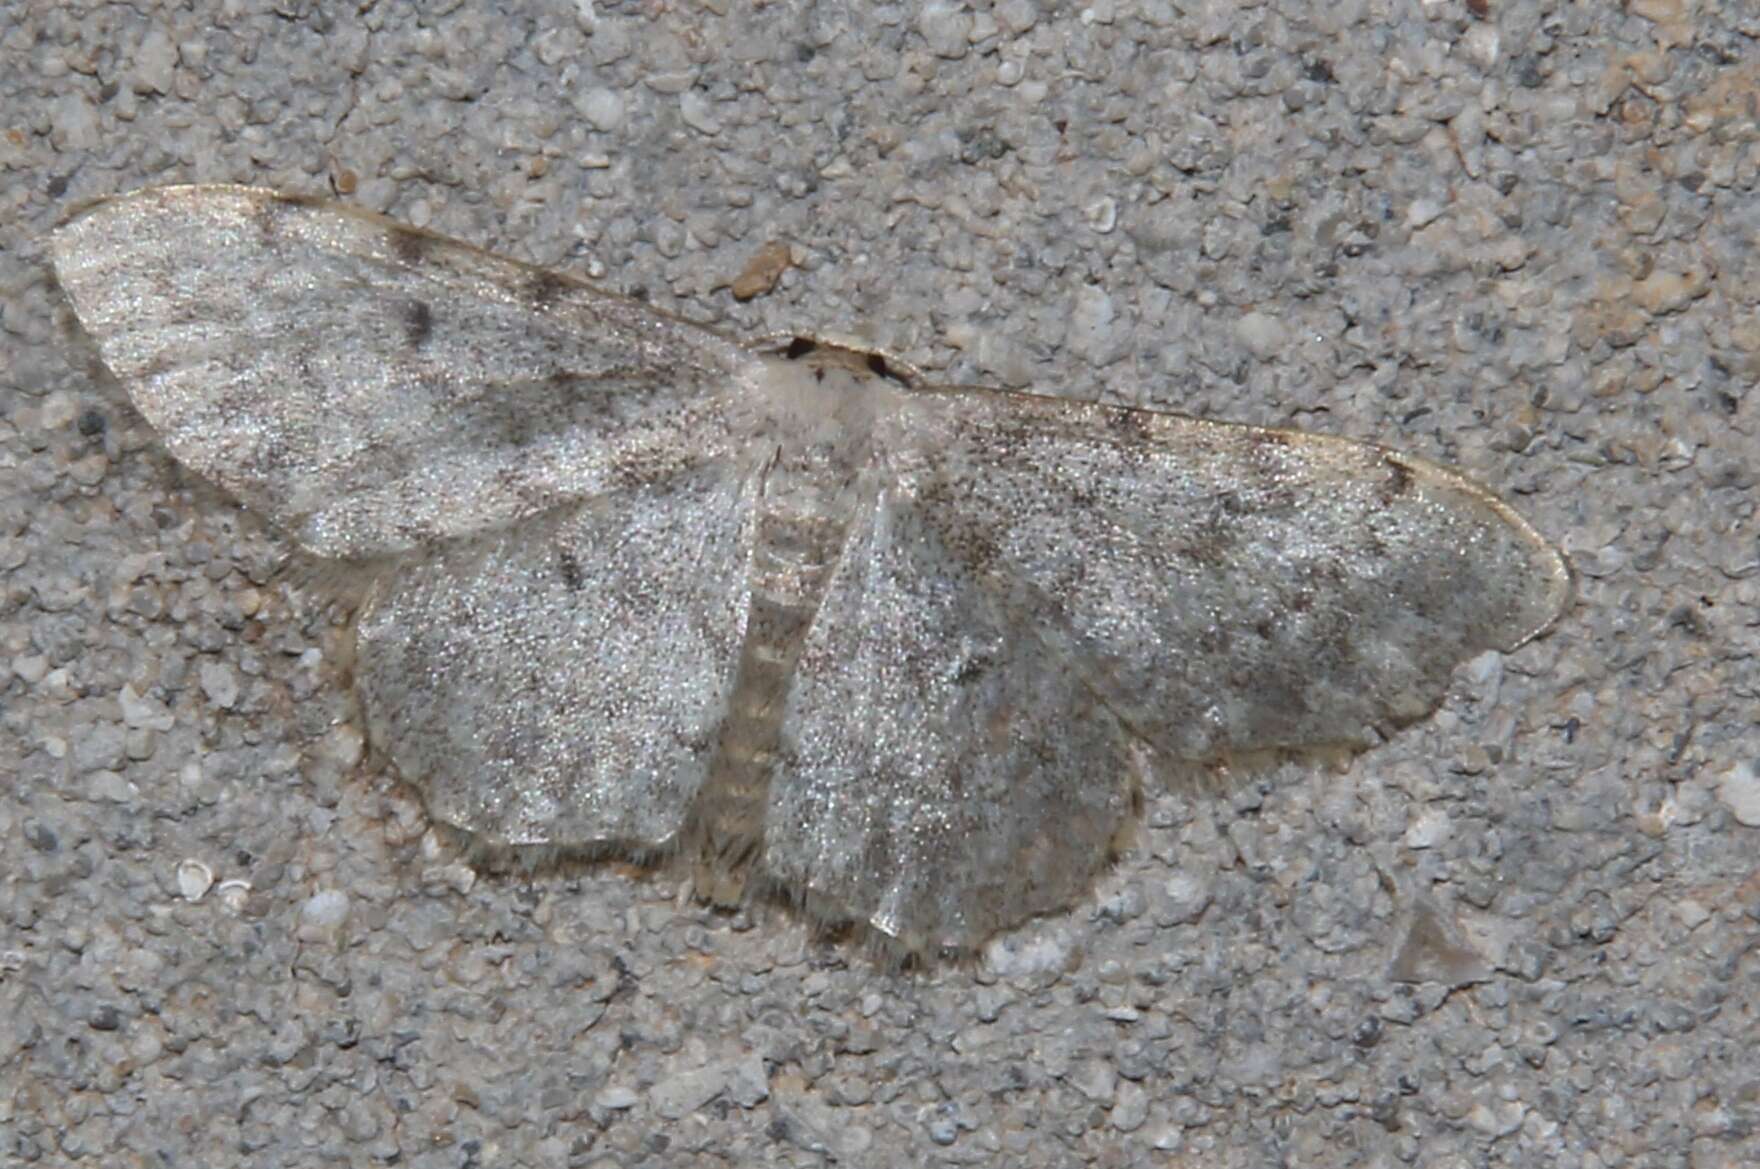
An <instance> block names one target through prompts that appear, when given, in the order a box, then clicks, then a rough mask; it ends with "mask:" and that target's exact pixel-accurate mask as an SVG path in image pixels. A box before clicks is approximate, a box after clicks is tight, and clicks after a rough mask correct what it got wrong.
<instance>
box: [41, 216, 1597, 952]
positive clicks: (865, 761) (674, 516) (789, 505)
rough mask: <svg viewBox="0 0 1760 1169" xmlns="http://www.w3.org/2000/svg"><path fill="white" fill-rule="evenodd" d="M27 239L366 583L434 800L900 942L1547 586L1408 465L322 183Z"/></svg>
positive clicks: (1426, 663) (1034, 903)
mask: <svg viewBox="0 0 1760 1169" xmlns="http://www.w3.org/2000/svg"><path fill="white" fill-rule="evenodd" d="M52 254H53V257H54V261H55V266H56V270H57V273H58V275H59V277H60V280H61V282H62V284H63V286H64V288H65V289H66V290H67V292H68V295H69V297H70V299H71V300H72V303H73V305H74V308H75V311H76V312H77V314H78V316H79V318H80V320H81V322H82V323H83V325H84V326H85V328H86V330H87V331H88V333H90V334H91V336H92V337H93V339H94V341H95V342H96V344H97V346H98V348H99V351H100V353H101V354H102V356H103V358H104V361H105V363H106V364H107V365H108V366H109V367H110V369H111V370H112V371H113V372H114V373H115V374H116V375H117V377H118V379H119V380H120V381H121V382H122V384H123V385H124V386H125V387H126V388H127V390H128V392H129V394H130V396H131V397H132V398H133V400H134V402H135V403H136V405H137V406H138V407H139V408H140V410H141V412H142V414H143V415H144V416H145V417H146V418H147V420H148V421H149V422H150V423H152V425H153V426H154V427H155V428H156V429H157V430H158V431H159V432H160V434H161V435H162V436H163V438H164V440H165V442H166V445H167V446H168V448H169V449H170V450H171V452H172V453H173V454H174V455H175V456H176V457H177V458H178V459H180V460H181V461H183V462H184V463H186V464H187V465H189V466H191V467H192V468H194V469H196V470H197V471H199V472H201V473H203V474H204V475H207V476H208V477H210V478H212V479H214V480H215V481H216V482H218V483H220V484H221V485H222V486H225V487H227V488H228V489H230V490H231V491H233V492H234V493H235V494H237V495H238V497H239V498H240V499H241V500H242V501H243V502H244V503H245V504H247V505H248V506H251V507H253V508H255V509H257V510H258V511H260V512H262V513H263V514H264V515H265V516H266V517H267V518H268V519H269V520H271V521H272V522H273V523H275V524H276V525H277V526H279V527H280V528H282V529H283V530H285V531H286V532H287V533H288V534H289V536H290V537H291V538H292V539H293V540H294V541H295V543H297V544H298V545H299V546H300V547H302V548H303V549H304V550H306V551H307V552H309V553H311V554H313V555H315V556H318V557H323V558H327V559H331V560H336V561H339V562H343V563H346V564H354V565H359V566H361V571H362V572H364V573H367V574H369V576H370V579H371V583H370V585H369V587H368V588H367V591H366V593H365V600H364V601H363V602H362V606H361V611H360V612H359V613H358V614H357V617H356V626H355V628H356V634H357V643H358V644H357V659H356V684H357V687H358V689H359V691H360V694H361V697H362V705H363V710H364V712H365V715H366V719H367V724H368V731H369V734H370V735H371V737H372V739H373V740H374V742H375V743H376V745H378V746H379V747H380V748H381V749H383V750H384V751H385V752H386V754H387V755H388V756H389V757H390V759H391V761H392V762H393V763H394V764H395V765H396V767H397V768H398V770H399V771H400V773H402V774H403V775H404V776H405V777H406V778H407V779H409V780H410V781H411V782H413V783H415V784H416V785H418V787H420V788H421V790H422V791H423V793H424V797H425V799H426V801H427V804H428V808H429V811H430V812H431V814H433V815H434V816H435V817H436V818H437V819H438V820H441V821H443V822H445V823H448V824H451V825H454V826H456V827H459V828H462V829H465V830H467V831H469V832H471V833H473V834H475V836H477V837H478V838H479V839H481V840H482V841H483V842H485V843H486V844H488V845H493V846H516V845H541V846H547V847H563V848H568V849H584V850H598V851H603V850H607V849H610V850H622V851H627V852H632V853H637V854H641V855H655V854H677V855H679V856H680V857H681V858H682V859H683V862H684V863H685V864H686V865H687V866H689V867H690V868H691V870H692V877H693V881H694V884H695V887H696V888H697V890H698V891H699V892H700V893H702V894H703V895H704V896H707V897H711V898H713V899H715V900H718V901H731V900H737V899H739V898H740V897H742V896H745V895H746V894H747V892H748V891H749V890H752V889H755V888H756V889H765V890H769V891H773V892H776V893H779V894H780V895H782V896H784V897H786V898H788V899H790V900H793V901H795V902H797V903H801V904H804V905H805V906H806V907H807V908H808V910H809V911H810V912H811V913H812V914H813V915H814V916H815V917H816V918H818V919H822V920H834V921H843V920H853V921H855V922H858V923H860V924H862V925H864V926H865V927H867V929H868V930H869V931H870V932H871V933H872V934H873V935H876V936H878V937H880V938H883V939H889V940H890V942H891V944H893V945H894V946H895V947H897V948H899V949H901V950H902V951H904V952H919V953H921V952H945V951H966V950H970V949H971V948H972V947H974V946H976V945H977V944H979V943H981V942H982V941H983V940H984V939H985V938H986V937H988V936H989V935H990V934H992V933H994V932H996V931H997V930H1000V929H1004V928H1007V927H1009V926H1011V925H1014V924H1017V923H1019V922H1020V921H1022V920H1023V919H1025V918H1026V917H1029V916H1031V915H1033V914H1037V913H1043V912H1048V911H1052V910H1056V909H1058V908H1061V907H1064V906H1066V905H1068V904H1069V903H1070V902H1071V901H1073V900H1074V899H1075V898H1077V897H1079V896H1080V895H1081V893H1082V891H1083V890H1084V889H1085V888H1086V887H1087V886H1088V884H1089V883H1090V882H1091V881H1092V879H1093V877H1094V874H1095V872H1096V871H1097V869H1099V868H1100V867H1101V866H1102V865H1104V864H1105V863H1106V862H1107V860H1108V859H1109V857H1111V856H1112V855H1113V854H1114V852H1115V849H1116V847H1117V846H1118V843H1119V841H1120V840H1121V837H1122V834H1123V833H1124V832H1125V830H1126V829H1127V828H1128V827H1129V825H1130V824H1131V822H1132V818H1133V816H1134V815H1135V813H1136V809H1137V806H1138V803H1139V801H1140V796H1141V792H1142V785H1143V783H1144V782H1145V781H1146V780H1148V779H1149V778H1151V777H1152V776H1153V775H1154V774H1155V773H1156V772H1157V771H1158V770H1161V769H1164V768H1166V767H1168V766H1170V765H1178V764H1185V765H1192V764H1198V765H1208V764H1227V763H1229V762H1230V761H1232V760H1234V759H1237V758H1239V757H1242V756H1247V755H1253V754H1257V753H1259V752H1264V751H1268V750H1277V749H1281V748H1295V747H1304V746H1316V745H1328V746H1346V747H1357V746H1362V745H1365V744H1367V743H1368V742H1370V741H1372V739H1373V735H1374V733H1375V732H1378V731H1385V730H1388V729H1390V728H1392V727H1395V726H1398V725H1400V724H1402V723H1404V722H1408V721H1410V720H1411V719H1413V718H1416V717H1419V716H1420V715H1422V714H1423V713H1425V712H1426V711H1428V710H1429V709H1430V708H1431V707H1432V706H1433V705H1434V704H1435V703H1436V701H1437V700H1438V699H1439V697H1440V696H1441V694H1442V692H1443V690H1444V688H1445V687H1446V685H1447V681H1448V678H1449V675H1450V673H1451V671H1452V670H1453V668H1454V667H1455V666H1456V665H1457V664H1458V663H1459V662H1461V661H1462V660H1464V659H1466V658H1468V657H1470V656H1472V655H1474V654H1477V653H1479V652H1482V651H1484V650H1487V649H1503V650H1508V649H1512V648H1514V647H1516V646H1518V645H1520V644H1522V643H1523V642H1524V641H1526V640H1528V639H1529V638H1531V637H1533V636H1535V635H1536V634H1538V633H1540V632H1541V631H1543V630H1544V629H1545V628H1546V627H1547V626H1549V625H1550V624H1551V623H1552V621H1554V620H1555V619H1556V618H1557V616H1558V614H1559V613H1560V612H1561V611H1562V609H1563V607H1564V606H1565V604H1566V603H1567V600H1568V596H1569V574H1568V571H1567V569H1566V567H1565V565H1564V562H1563V560H1562V558H1561V557H1560V556H1559V554H1558V553H1557V552H1556V551H1555V550H1554V549H1553V548H1552V547H1551V546H1550V545H1548V544H1547V543H1546V541H1544V540H1543V539H1542V538H1541V537H1540V536H1538V535H1537V534H1536V533H1535V532H1534V531H1533V529H1531V528H1530V527H1529V526H1528V525H1527V524H1525V523H1524V522H1523V521H1522V520H1521V519H1520V518H1518V517H1517V516H1516V515H1515V514H1514V513H1513V512H1512V511H1511V510H1510V509H1509V508H1508V507H1506V506H1505V505H1504V504H1503V503H1501V502H1500V501H1499V500H1497V499H1496V498H1495V497H1494V496H1492V495H1491V494H1490V493H1489V492H1487V491H1485V490H1484V489H1483V488H1480V487H1478V486H1476V485H1474V484H1472V483H1471V482H1469V481H1467V480H1465V479H1463V478H1461V477H1460V476H1458V475H1456V474H1454V473H1453V472H1450V471H1448V470H1445V469H1443V468H1441V467H1438V466H1435V465H1433V464H1431V463H1428V462H1425V461H1424V460H1421V459H1417V458H1414V457H1412V456H1408V455H1403V454H1399V453H1397V452H1394V451H1390V450H1387V449H1385V448H1382V447H1378V446H1374V445H1370V444H1365V443H1356V442H1350V441H1347V440H1342V439H1334V438H1326V437H1321V436H1315V435H1308V434H1302V433H1298V432H1293V431H1279V430H1266V429H1260V428H1255V427H1247V426H1235V425H1230V424H1226V423H1216V422H1208V421H1203V420H1198V419H1193V418H1187V417H1183V416H1179V415H1172V414H1164V413H1157V412H1151V411H1144V410H1133V409H1126V408H1120V407H1108V406H1100V405H1095V404H1091V403H1083V402H1077V401H1071V400H1067V399H1063V398H1053V397H1043V396H1036V395H1026V394H1012V393H1001V392H996V391H990V390H984V389H978V388H967V387H937V386H930V385H926V384H924V383H923V382H922V380H921V379H920V378H918V377H916V376H915V375H914V374H913V373H911V372H910V371H908V370H907V369H906V368H905V367H903V366H902V365H900V364H899V363H897V362H895V361H892V360H890V359H888V358H887V357H885V355H883V354H880V353H878V352H874V351H869V350H866V349H862V348H859V347H851V346H843V345H836V344H831V343H827V342H818V341H814V340H812V339H809V338H792V339H783V340H779V341H765V342H754V343H751V344H745V345H742V344H740V343H737V342H735V341H733V340H731V339H729V338H726V337H723V336H721V335H720V334H718V333H715V332H713V331H711V330H707V329H703V328H699V327H697V326H693V325H690V324H688V323H686V322H684V321H682V320H679V319H677V318H674V317H671V316H669V315H666V314H664V313H662V312H659V311H658V310H655V309H653V308H650V307H648V306H646V305H643V304H640V303H637V302H634V301H630V300H626V299H623V298H620V297H616V296H614V295H611V294H608V293H604V292H601V291H599V290H597V289H594V288H592V287H590V286H587V285H584V284H581V283H579V282H577V281H573V280H571V279H568V278H566V277H562V276H557V275H555V274H552V273H548V272H545V271H542V270H540V269H535V268H531V267H528V266H525V265H521V264H518V263H515V262H514V261H510V260H504V259H500V258H498V257H495V256H491V255H489V254H487V253H484V252H480V251H477V250H476V249H473V248H470V247H467V246H465V245H463V244H457V243H453V242H451V241H448V240H443V239H441V238H439V237H436V236H433V235H429V234H426V233H423V232H419V231H416V230H414V229H411V228H406V227H403V226H400V225H398V224H395V223H392V222H391V221H389V220H385V219H382V218H379V217H377V216H373V215H369V214H366V213H362V212H359V211H354V210H350V209H347V208H344V207H340V206H337V205H334V204H330V203H325V202H322V201H315V200H309V199H301V198H294V197H287V196H281V195H277V194H274V193H272V192H267V191H259V190H253V189H249V188H239V187H180V188H165V189H161V190H151V191H144V192H139V193H136V194H134V195H130V196H124V197H122V198H119V199H115V200H111V201H108V202H105V203H102V204H99V205H97V206H96V207H95V208H93V209H91V210H89V211H87V212H85V213H83V214H81V215H79V216H77V217H75V218H74V219H72V220H71V221H70V222H69V223H68V224H67V225H66V226H64V227H63V228H61V229H60V231H59V232H58V233H57V235H56V237H55V239H54V242H53V245H52Z"/></svg>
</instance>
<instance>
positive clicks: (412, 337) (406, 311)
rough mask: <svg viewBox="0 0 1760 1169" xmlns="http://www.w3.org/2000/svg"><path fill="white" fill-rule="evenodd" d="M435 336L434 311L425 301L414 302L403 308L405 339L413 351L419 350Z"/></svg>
mask: <svg viewBox="0 0 1760 1169" xmlns="http://www.w3.org/2000/svg"><path fill="white" fill-rule="evenodd" d="M433 335H434V310H433V309H431V308H429V307H428V302H427V301H425V300H412V301H410V302H409V303H408V304H406V305H404V308H403V339H404V342H405V343H406V344H408V345H409V347H410V348H411V349H419V348H421V347H422V346H423V345H426V344H427V343H428V338H430V337H432V336H433Z"/></svg>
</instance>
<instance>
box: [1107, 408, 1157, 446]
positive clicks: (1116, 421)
mask: <svg viewBox="0 0 1760 1169" xmlns="http://www.w3.org/2000/svg"><path fill="white" fill-rule="evenodd" d="M1105 418H1106V425H1107V427H1108V428H1109V429H1110V430H1111V431H1112V433H1113V434H1115V435H1116V436H1118V438H1119V439H1120V440H1121V441H1123V442H1124V443H1125V444H1126V445H1129V446H1135V445H1138V444H1140V443H1146V442H1148V441H1149V419H1150V415H1149V413H1148V412H1147V411H1145V410H1129V409H1123V408H1112V409H1108V410H1107V411H1106V413H1105Z"/></svg>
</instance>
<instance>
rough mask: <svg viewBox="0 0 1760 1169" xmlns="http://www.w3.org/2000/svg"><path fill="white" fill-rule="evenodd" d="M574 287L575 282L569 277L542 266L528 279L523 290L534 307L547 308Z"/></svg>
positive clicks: (528, 301) (528, 302)
mask: <svg viewBox="0 0 1760 1169" xmlns="http://www.w3.org/2000/svg"><path fill="white" fill-rule="evenodd" d="M573 287H574V284H573V282H572V281H570V280H569V279H568V277H566V276H561V275H558V274H557V273H555V272H550V271H546V270H544V269H542V268H540V269H537V270H535V271H534V272H532V274H531V275H530V276H529V277H528V278H527V279H526V284H525V288H524V289H523V290H522V292H523V294H524V296H525V300H526V303H527V304H529V305H531V306H532V307H533V308H537V309H545V308H549V307H551V306H552V305H554V304H555V303H556V302H557V301H559V300H561V299H562V298H563V297H564V296H567V295H568V293H569V290H570V289H572V288H573Z"/></svg>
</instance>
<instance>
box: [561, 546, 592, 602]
mask: <svg viewBox="0 0 1760 1169" xmlns="http://www.w3.org/2000/svg"><path fill="white" fill-rule="evenodd" d="M556 571H557V572H559V573H561V574H562V583H563V584H564V585H567V586H568V591H569V592H571V593H578V592H580V591H581V586H582V585H584V584H585V583H586V578H585V577H584V576H582V575H581V562H580V561H579V560H577V559H576V558H575V554H574V553H573V552H572V551H570V550H569V549H567V548H558V549H557V550H556Z"/></svg>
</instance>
